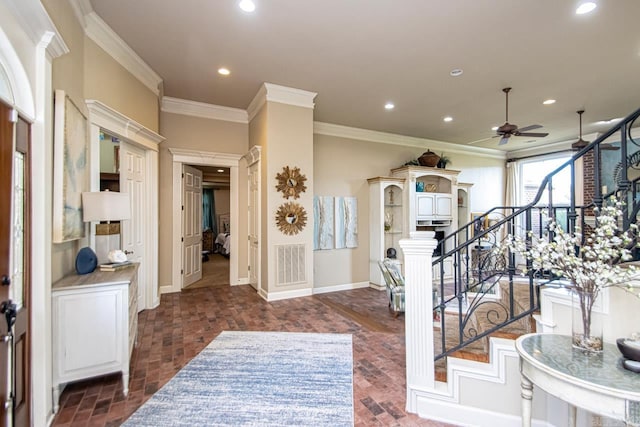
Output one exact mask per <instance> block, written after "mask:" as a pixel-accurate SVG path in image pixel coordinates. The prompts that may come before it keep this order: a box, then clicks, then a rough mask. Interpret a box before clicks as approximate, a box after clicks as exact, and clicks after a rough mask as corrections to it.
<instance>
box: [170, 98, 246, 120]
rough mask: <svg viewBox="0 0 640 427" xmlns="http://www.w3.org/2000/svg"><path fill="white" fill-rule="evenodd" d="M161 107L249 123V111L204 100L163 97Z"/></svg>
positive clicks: (189, 113) (182, 112) (195, 114)
mask: <svg viewBox="0 0 640 427" xmlns="http://www.w3.org/2000/svg"><path fill="white" fill-rule="evenodd" d="M160 109H161V110H162V111H163V112H165V113H173V114H182V115H185V116H193V117H201V118H204V119H214V120H224V121H227V122H236V123H249V116H248V114H247V112H246V111H245V110H242V109H240V108H231V107H224V106H221V105H213V104H205V103H204V102H196V101H189V100H186V99H179V98H171V97H169V96H164V97H162V104H161V108H160Z"/></svg>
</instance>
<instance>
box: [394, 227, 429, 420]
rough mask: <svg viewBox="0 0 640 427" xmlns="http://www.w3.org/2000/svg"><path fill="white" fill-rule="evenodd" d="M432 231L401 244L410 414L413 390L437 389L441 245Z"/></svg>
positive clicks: (417, 233)
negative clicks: (434, 263) (437, 257)
mask: <svg viewBox="0 0 640 427" xmlns="http://www.w3.org/2000/svg"><path fill="white" fill-rule="evenodd" d="M434 235H435V233H434V232H433V231H413V232H411V233H410V236H411V238H410V239H402V240H400V248H402V251H403V253H404V266H405V267H404V275H405V340H406V347H407V356H406V357H407V411H408V412H413V413H415V412H416V411H417V405H416V401H415V399H414V398H412V396H415V393H412V390H414V389H425V388H428V389H432V388H434V386H435V377H434V362H433V357H434V354H433V299H432V289H433V283H432V282H433V269H432V267H431V259H432V255H433V251H434V249H435V248H436V246H437V244H438V242H437V241H436V240H435V239H434V238H433V237H434Z"/></svg>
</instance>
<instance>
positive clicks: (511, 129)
mask: <svg viewBox="0 0 640 427" xmlns="http://www.w3.org/2000/svg"><path fill="white" fill-rule="evenodd" d="M502 91H503V92H504V93H505V96H506V109H505V112H506V114H505V116H506V117H505V123H504V124H503V125H502V126H500V127H499V128H498V130H497V131H496V132H497V133H498V135H496V136H501V137H502V138H501V139H500V142H499V143H498V145H504V144H506V143H507V142H509V138H510V137H511V136H528V137H534V138H543V137H545V136H547V135H549V134H548V133H547V132H529V131H531V130H534V129H539V128H541V127H542V126H541V125H529V126H525V127H523V128H518V126H517V125H514V124H511V123H509V92H510V91H511V88H510V87H505V88H504V89H502Z"/></svg>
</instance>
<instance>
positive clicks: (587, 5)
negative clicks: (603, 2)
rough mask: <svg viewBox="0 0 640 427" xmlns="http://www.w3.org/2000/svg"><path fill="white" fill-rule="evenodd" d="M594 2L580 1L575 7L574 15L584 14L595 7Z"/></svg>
mask: <svg viewBox="0 0 640 427" xmlns="http://www.w3.org/2000/svg"><path fill="white" fill-rule="evenodd" d="M596 6H597V5H596V3H595V2H592V1H585V2H584V3H580V5H579V6H578V8H577V9H576V15H584V14H585V13H589V12H591V11H592V10H593V9H595V8H596Z"/></svg>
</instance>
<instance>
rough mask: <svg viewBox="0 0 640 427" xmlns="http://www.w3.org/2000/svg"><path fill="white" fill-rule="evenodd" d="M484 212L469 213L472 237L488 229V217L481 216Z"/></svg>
mask: <svg viewBox="0 0 640 427" xmlns="http://www.w3.org/2000/svg"><path fill="white" fill-rule="evenodd" d="M483 215H484V212H471V222H472V223H473V234H472V235H473V236H475V235H476V234H478V233H480V232H481V231H484V230H486V229H487V228H489V217H488V216H483Z"/></svg>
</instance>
